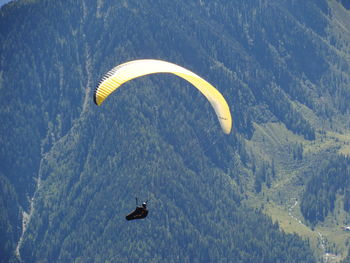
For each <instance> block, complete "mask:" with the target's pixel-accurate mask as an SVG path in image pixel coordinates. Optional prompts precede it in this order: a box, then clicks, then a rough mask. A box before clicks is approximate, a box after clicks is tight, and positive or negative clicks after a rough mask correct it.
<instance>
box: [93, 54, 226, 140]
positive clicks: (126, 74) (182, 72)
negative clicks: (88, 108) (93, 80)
mask: <svg viewBox="0 0 350 263" xmlns="http://www.w3.org/2000/svg"><path fill="white" fill-rule="evenodd" d="M155 73H171V74H175V75H177V76H179V77H181V78H183V79H185V80H187V81H188V82H190V83H191V84H192V85H193V86H194V87H196V88H197V89H198V90H199V91H200V92H201V93H202V94H203V95H204V96H205V97H206V98H207V99H208V101H209V102H210V104H211V106H212V107H213V108H214V111H215V113H216V115H217V117H218V120H219V122H220V125H221V128H222V130H223V132H224V133H226V134H229V133H230V131H231V126H232V118H231V113H230V109H229V106H228V104H227V102H226V100H225V99H224V97H223V96H222V95H221V93H220V92H219V91H218V90H217V89H216V88H214V87H213V86H212V85H211V84H210V83H209V82H207V81H206V80H204V79H203V78H201V77H200V76H198V75H196V74H195V73H193V72H191V71H189V70H188V69H185V68H183V67H180V66H178V65H176V64H173V63H170V62H166V61H162V60H155V59H141V60H134V61H130V62H126V63H124V64H121V65H119V66H117V67H115V68H113V69H112V70H110V71H109V72H107V73H106V74H105V75H104V76H103V77H102V79H101V80H100V82H99V84H98V85H97V87H96V89H95V92H94V102H95V104H96V105H101V104H102V102H103V101H104V100H105V99H106V98H107V97H108V96H109V95H110V94H111V93H112V92H113V91H115V90H116V89H117V88H119V87H120V86H121V85H122V84H124V83H125V82H127V81H129V80H132V79H135V78H138V77H141V76H145V75H149V74H155Z"/></svg>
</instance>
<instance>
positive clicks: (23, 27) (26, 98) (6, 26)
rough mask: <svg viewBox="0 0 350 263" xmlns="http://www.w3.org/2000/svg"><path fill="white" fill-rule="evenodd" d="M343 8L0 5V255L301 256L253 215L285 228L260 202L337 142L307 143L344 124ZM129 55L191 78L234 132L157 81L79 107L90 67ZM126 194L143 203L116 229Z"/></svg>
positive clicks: (201, 104) (92, 74) (195, 98)
mask: <svg viewBox="0 0 350 263" xmlns="http://www.w3.org/2000/svg"><path fill="white" fill-rule="evenodd" d="M346 12H347V10H346V9H344V7H343V6H341V4H340V3H337V2H327V1H309V2H308V3H307V4H306V5H305V6H301V5H299V4H297V3H294V2H290V1H258V0H257V1H251V2H249V3H247V2H241V1H210V3H204V2H202V1H200V2H191V3H188V2H185V1H176V2H175V3H174V2H171V1H166V2H164V1H158V2H157V3H155V2H154V1H152V2H151V1H144V2H142V3H140V2H138V1H131V0H130V1H121V2H117V3H114V4H111V3H104V2H103V1H83V0H82V1H76V2H64V3H63V2H62V3H52V2H51V1H19V2H15V3H11V4H9V5H6V6H5V7H3V8H2V9H1V23H0V24H1V33H0V41H1V43H3V44H2V46H1V50H0V58H1V73H0V88H1V91H2V95H1V96H0V99H1V102H2V103H1V105H3V106H2V107H1V112H0V114H1V119H2V120H4V121H3V123H4V124H3V126H1V133H0V134H1V136H0V140H1V146H2V147H1V153H0V159H1V162H2V163H3V164H4V165H3V166H2V167H1V170H0V179H1V189H2V193H5V194H4V195H3V196H2V197H1V198H2V199H1V201H2V202H1V205H2V207H5V208H6V209H4V210H2V211H6V213H5V212H2V214H1V218H2V219H1V229H0V230H1V233H6V235H7V236H6V238H5V239H2V240H1V248H2V249H3V251H5V254H4V255H5V256H4V257H1V258H2V260H3V261H4V262H6V261H7V259H8V258H11V260H13V261H16V260H18V258H21V259H22V260H23V261H25V262H37V261H42V262H53V261H54V262H67V261H68V262H70V261H76V262H86V261H89V260H90V261H96V262H101V261H111V262H125V261H128V262H135V261H140V258H142V261H143V262H145V261H146V262H152V261H154V262H164V261H167V262H196V261H198V262H230V261H231V260H232V258H235V262H315V258H314V256H313V255H312V254H311V251H310V248H309V247H308V242H303V241H302V240H301V239H300V237H298V236H296V235H294V234H293V235H292V234H285V233H284V232H281V231H280V230H279V227H278V225H277V224H274V223H272V221H271V220H270V219H269V218H267V217H266V216H265V215H263V214H262V212H266V213H268V214H270V215H271V216H272V217H273V218H274V220H278V221H279V222H280V223H281V226H282V227H283V228H284V229H286V227H285V226H284V224H283V223H284V222H282V221H281V220H280V219H281V218H280V217H278V216H277V218H276V213H271V211H272V210H271V207H273V205H276V204H279V203H280V202H282V203H283V204H285V203H286V202H287V201H289V200H290V199H289V197H291V198H295V197H296V196H295V195H293V194H294V193H300V196H301V193H302V191H303V189H304V186H303V185H300V184H299V185H298V184H297V183H295V178H299V177H300V175H301V174H302V173H303V172H304V171H307V169H310V167H312V165H314V164H315V163H317V160H319V159H321V158H324V156H325V155H324V152H325V151H330V153H331V154H336V153H337V149H334V148H336V146H337V145H340V144H341V143H343V142H344V141H346V139H345V140H340V141H339V140H338V142H336V140H335V139H334V140H332V142H333V143H334V142H336V143H335V144H332V145H328V144H326V143H324V142H321V140H322V138H327V140H326V141H329V140H330V136H329V132H330V131H332V130H333V131H334V130H337V131H338V132H339V131H342V132H343V133H345V132H346V131H347V129H348V127H349V118H348V114H349V106H348V104H347V103H346V102H347V100H348V99H349V95H350V94H349V89H348V85H347V84H348V83H349V73H348V70H347V69H348V65H349V52H348V49H347V48H346V47H347V46H348V45H349V39H348V38H347V37H346V36H345V37H344V36H343V34H342V33H343V32H345V31H346V30H348V29H349V26H348V24H346V23H347V13H346ZM344 23H345V24H344ZM138 58H158V59H164V60H169V61H172V62H175V63H178V64H180V65H183V66H185V67H188V68H189V69H190V70H192V71H194V72H196V73H198V74H199V75H201V76H204V77H205V78H206V79H207V80H208V81H209V82H211V83H212V84H214V85H215V86H216V87H218V89H219V90H220V91H221V92H222V93H223V95H224V96H225V97H226V98H227V100H228V102H229V104H230V105H231V109H232V114H233V118H234V132H233V133H232V134H231V135H229V136H225V135H223V134H222V133H221V131H220V127H219V124H218V122H217V120H216V118H215V116H214V113H213V111H212V109H211V108H210V105H208V103H207V102H206V100H205V99H204V98H202V97H201V96H200V95H199V94H198V93H197V92H196V91H194V90H193V89H192V87H190V85H189V84H187V83H185V82H184V81H182V80H180V79H178V78H176V77H173V76H166V75H159V76H151V77H144V78H141V79H138V80H135V81H132V82H130V83H127V84H125V86H124V87H122V88H121V89H120V90H119V91H118V92H116V93H115V94H113V96H111V97H110V98H108V100H107V101H106V102H105V103H104V105H103V106H102V107H96V106H95V105H93V102H92V99H91V98H92V91H93V88H94V85H95V84H96V83H97V82H98V79H99V77H100V76H101V75H102V74H103V73H105V72H106V71H107V70H109V69H110V68H112V67H113V66H115V65H117V64H119V63H122V62H125V61H127V60H132V59H138ZM322 134H326V135H327V136H323V137H322ZM300 143H301V144H302V145H307V147H308V149H309V153H310V155H309V156H310V157H307V156H308V155H307V154H306V150H305V146H304V148H303V149H304V150H303V155H302V157H303V158H302V160H300V153H301V150H300V149H301V148H300ZM317 147H323V148H322V150H316V148H317ZM345 151H346V149H345ZM298 156H299V157H298ZM293 171H297V173H294V172H293ZM305 178H308V176H307V175H305ZM304 183H306V181H305V182H304ZM276 185H277V186H276ZM278 185H282V187H278ZM267 186H270V188H268V187H267ZM271 186H272V187H271ZM289 186H291V187H289ZM291 190H292V191H291ZM294 190H296V191H294ZM293 191H294V192H293ZM281 194H283V196H284V198H281V197H280V196H281ZM136 195H137V196H139V197H140V198H144V199H146V198H151V201H150V206H151V208H150V209H151V212H150V216H149V218H148V219H147V220H146V221H142V222H135V223H134V222H132V223H131V224H129V223H126V222H125V221H124V219H123V218H124V215H125V214H127V213H128V212H129V211H130V210H131V209H132V208H133V198H134V196H136ZM262 195H263V198H261V196H262ZM266 196H268V197H269V198H270V199H271V202H272V205H270V204H271V203H270V204H269V201H266ZM243 200H244V201H243ZM242 201H243V202H242ZM261 201H262V202H261ZM265 201H266V202H265ZM260 205H263V207H261V206H260ZM249 206H253V207H254V208H259V209H252V208H250V207H249ZM281 207H283V205H282V206H281ZM22 211H25V213H22ZM23 215H24V216H23ZM22 218H25V219H26V220H24V222H25V224H24V225H23V226H21V222H20V220H21V219H22ZM286 230H287V231H288V232H289V229H286ZM290 232H293V231H290ZM298 233H299V232H298ZM299 234H301V235H303V233H299ZM1 236H3V235H1ZM303 236H305V235H303ZM7 237H8V238H7ZM311 237H312V236H311ZM16 248H17V250H16ZM14 251H17V257H15V256H14V255H13V254H14ZM19 254H20V255H19ZM179 255H184V256H183V257H181V258H180V257H179Z"/></svg>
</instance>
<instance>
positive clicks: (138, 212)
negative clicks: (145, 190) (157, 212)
mask: <svg viewBox="0 0 350 263" xmlns="http://www.w3.org/2000/svg"><path fill="white" fill-rule="evenodd" d="M147 202H148V201H146V202H143V203H142V205H140V206H139V205H138V202H137V198H136V208H135V210H134V211H133V212H131V213H130V214H128V215H127V216H126V217H125V219H126V220H128V221H130V220H134V219H143V218H146V217H147V215H148V209H147Z"/></svg>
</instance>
